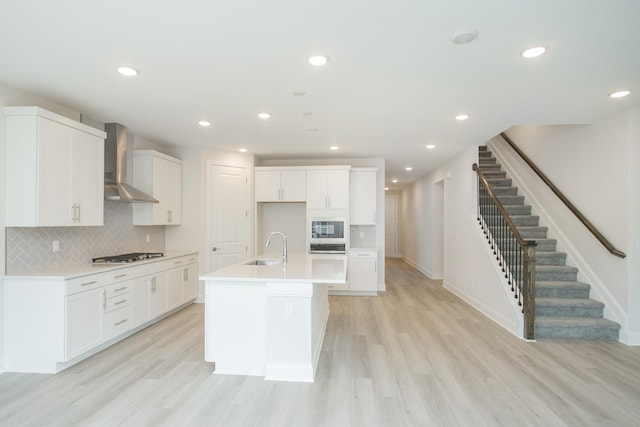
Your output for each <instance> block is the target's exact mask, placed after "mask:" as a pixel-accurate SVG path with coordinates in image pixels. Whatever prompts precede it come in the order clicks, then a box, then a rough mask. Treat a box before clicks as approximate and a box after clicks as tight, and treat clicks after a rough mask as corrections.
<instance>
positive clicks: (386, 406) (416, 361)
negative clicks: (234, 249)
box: [0, 259, 640, 427]
mask: <svg viewBox="0 0 640 427" xmlns="http://www.w3.org/2000/svg"><path fill="white" fill-rule="evenodd" d="M386 266H387V271H386V273H387V276H386V278H387V280H386V282H387V283H386V285H387V291H386V292H384V293H381V294H380V296H378V297H347V296H332V297H330V309H331V314H330V318H329V323H328V325H327V333H326V336H325V340H324V343H323V347H322V351H321V356H320V361H319V364H318V370H317V374H316V382H315V383H313V384H302V383H287V382H272V381H264V380H263V379H262V378H257V377H245V376H230V375H215V374H213V373H212V372H213V366H212V364H208V363H205V362H204V361H203V355H204V343H203V316H204V311H203V306H202V305H198V304H195V305H192V306H189V307H188V308H186V309H184V310H182V311H180V312H178V313H176V314H174V315H173V316H171V317H169V318H167V319H165V320H163V321H161V322H159V323H157V324H155V325H153V326H151V327H149V328H147V329H145V330H143V331H141V332H139V333H137V334H135V335H133V336H131V337H129V338H127V339H126V340H124V341H122V342H120V343H118V344H116V345H114V346H112V347H110V348H108V349H106V350H104V351H103V352H101V353H99V354H97V355H95V356H93V357H91V358H89V359H87V360H85V361H83V362H81V363H79V364H77V365H75V366H73V367H71V368H69V369H67V370H65V371H63V372H61V373H59V374H57V375H38V374H11V373H5V374H2V375H0V426H42V425H50V426H83V427H84V426H115V425H122V426H136V427H139V426H154V427H155V426H225V427H227V426H253V425H258V426H305V427H307V426H340V427H342V426H394V427H395V426H551V425H552V426H586V425H598V426H633V425H638V424H639V421H638V420H640V348H637V347H627V346H624V345H622V344H620V343H610V342H585V341H561V340H558V341H540V342H537V343H530V342H524V341H521V340H518V339H517V338H516V337H514V336H513V335H512V334H510V333H509V332H507V331H505V330H504V329H502V328H501V327H500V326H498V325H497V324H495V323H494V322H492V321H491V320H489V319H487V318H486V317H484V316H483V315H482V314H480V313H479V312H477V311H476V310H475V309H473V308H472V307H470V306H469V305H467V304H465V303H464V302H463V301H461V300H460V299H458V298H457V297H456V296H455V295H453V294H452V293H450V292H448V291H447V290H446V289H444V288H443V287H442V284H441V282H440V281H435V280H429V279H428V278H426V277H424V276H423V275H422V274H420V273H419V272H418V271H416V270H415V269H413V268H411V267H410V266H409V265H408V264H406V263H404V262H403V261H401V260H397V259H389V260H387V263H386Z"/></svg>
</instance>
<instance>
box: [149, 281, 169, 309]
mask: <svg viewBox="0 0 640 427" xmlns="http://www.w3.org/2000/svg"><path fill="white" fill-rule="evenodd" d="M149 307H150V312H151V317H156V316H159V315H161V314H162V313H164V312H165V311H167V274H166V273H162V274H156V275H154V276H153V277H152V278H151V292H150V296H149Z"/></svg>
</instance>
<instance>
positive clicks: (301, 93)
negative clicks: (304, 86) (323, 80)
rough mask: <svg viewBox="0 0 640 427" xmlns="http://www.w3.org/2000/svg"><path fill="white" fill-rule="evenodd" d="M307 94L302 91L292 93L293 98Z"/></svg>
mask: <svg viewBox="0 0 640 427" xmlns="http://www.w3.org/2000/svg"><path fill="white" fill-rule="evenodd" d="M306 93H307V92H305V91H303V90H298V91H296V92H293V96H305V95H306Z"/></svg>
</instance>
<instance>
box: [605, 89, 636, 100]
mask: <svg viewBox="0 0 640 427" xmlns="http://www.w3.org/2000/svg"><path fill="white" fill-rule="evenodd" d="M630 93H631V91H630V90H619V91H617V92H613V93H610V94H609V97H610V98H624V97H625V96H627V95H629V94H630Z"/></svg>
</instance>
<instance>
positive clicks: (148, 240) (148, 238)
mask: <svg viewBox="0 0 640 427" xmlns="http://www.w3.org/2000/svg"><path fill="white" fill-rule="evenodd" d="M146 239H147V243H149V242H150V241H151V238H150V237H149V235H148V234H147V237H146Z"/></svg>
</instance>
